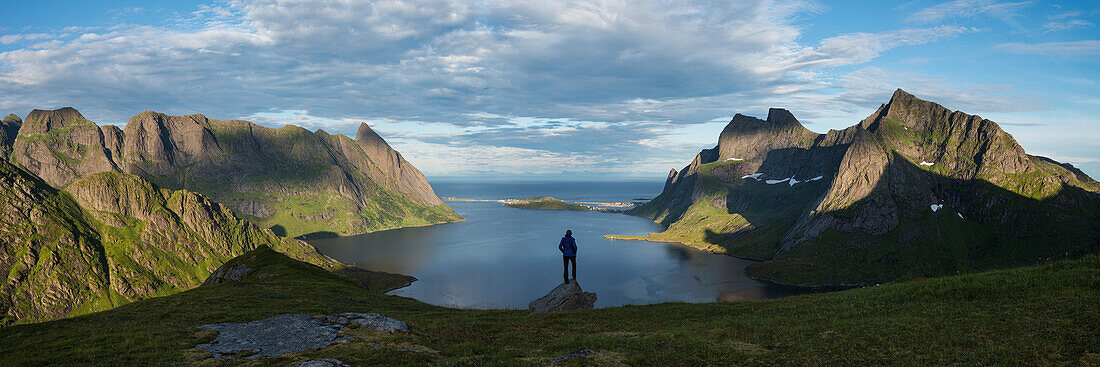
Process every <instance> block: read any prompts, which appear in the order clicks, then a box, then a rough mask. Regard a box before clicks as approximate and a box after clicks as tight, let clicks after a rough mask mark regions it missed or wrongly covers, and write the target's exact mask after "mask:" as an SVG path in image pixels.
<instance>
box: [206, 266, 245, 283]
mask: <svg viewBox="0 0 1100 367" xmlns="http://www.w3.org/2000/svg"><path fill="white" fill-rule="evenodd" d="M249 270H252V268H249V267H248V265H245V264H237V265H232V266H229V265H222V266H221V267H220V268H218V270H215V271H214V273H213V274H210V276H209V277H207V278H206V281H204V282H202V285H211V284H218V283H225V282H227V281H231V280H232V281H240V280H241V279H244V275H245V274H248V271H249Z"/></svg>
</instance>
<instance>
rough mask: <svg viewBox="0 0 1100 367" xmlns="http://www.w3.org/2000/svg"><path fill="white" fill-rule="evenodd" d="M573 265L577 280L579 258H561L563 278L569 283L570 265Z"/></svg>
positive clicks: (574, 275)
mask: <svg viewBox="0 0 1100 367" xmlns="http://www.w3.org/2000/svg"><path fill="white" fill-rule="evenodd" d="M570 262H572V263H573V279H577V257H576V256H562V257H561V266H562V268H563V269H562V271H561V277H562V278H565V281H566V282H568V281H569V263H570Z"/></svg>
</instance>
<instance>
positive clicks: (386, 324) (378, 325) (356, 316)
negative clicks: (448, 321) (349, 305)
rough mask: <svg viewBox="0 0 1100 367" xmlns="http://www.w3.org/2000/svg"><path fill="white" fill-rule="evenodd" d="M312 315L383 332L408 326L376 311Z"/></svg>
mask: <svg viewBox="0 0 1100 367" xmlns="http://www.w3.org/2000/svg"><path fill="white" fill-rule="evenodd" d="M313 317H314V318H317V319H320V320H324V321H325V322H329V323H334V324H340V325H345V326H346V325H358V326H359V327H365V328H371V329H374V330H378V331H381V332H384V333H393V332H397V331H405V332H408V331H409V326H408V325H405V323H404V322H401V321H399V320H395V319H392V318H389V317H386V316H383V315H382V314H378V313H357V312H348V313H342V314H339V315H317V316H313Z"/></svg>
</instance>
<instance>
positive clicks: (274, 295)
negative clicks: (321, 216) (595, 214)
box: [0, 248, 1100, 366]
mask: <svg viewBox="0 0 1100 367" xmlns="http://www.w3.org/2000/svg"><path fill="white" fill-rule="evenodd" d="M233 261H238V262H246V263H248V264H250V266H251V267H253V269H254V270H252V271H251V272H249V273H248V274H247V276H246V278H245V280H244V281H242V282H231V283H223V284H217V285H213V286H205V287H199V288H196V289H192V290H189V291H186V292H182V293H179V294H174V295H170V296H166V297H159V298H153V299H148V300H143V301H139V302H135V303H132V304H129V305H125V306H122V307H119V308H117V309H113V310H109V311H104V312H98V313H93V314H89V315H84V316H80V317H75V318H69V319H63V320H57V321H51V322H45V323H39V324H30V325H17V326H12V327H6V328H3V329H0V365H3V366H40V365H66V366H81V365H120V366H121V365H125V366H143V365H213V366H216V365H223V364H227V363H224V362H219V361H215V360H212V359H206V357H207V355H206V352H203V351H200V350H196V349H192V347H193V346H195V345H196V344H199V343H202V342H206V341H208V340H210V339H212V338H213V337H214V335H213V334H212V333H211V332H205V331H200V330H197V329H195V327H196V326H199V325H203V324H209V323H221V322H245V321H250V320H256V319H260V318H265V317H269V316H273V315H277V314H282V313H304V314H331V313H340V312H380V313H383V314H385V315H386V316H390V317H393V318H397V319H399V320H402V321H405V322H406V323H407V324H408V325H409V327H410V330H411V333H408V334H398V335H393V336H389V335H379V334H370V333H365V332H362V331H358V333H356V332H357V331H356V330H352V331H347V332H350V333H356V335H358V336H360V337H362V338H364V340H358V341H353V342H349V343H346V344H341V345H336V346H331V347H329V348H326V349H323V350H317V351H310V352H305V353H294V354H287V355H283V356H281V357H279V358H274V359H260V360H253V361H248V362H244V363H242V364H243V365H249V366H252V365H290V364H293V363H297V362H301V361H304V360H306V359H309V358H323V357H332V358H337V359H340V360H342V361H344V362H346V363H349V364H351V365H357V366H373V365H410V366H412V365H416V366H423V365H439V366H473V365H505V366H529V365H542V366H545V365H546V364H548V363H549V362H550V361H552V360H553V359H554V358H555V357H557V356H561V355H565V354H568V353H571V352H574V351H577V350H580V349H582V348H587V349H589V350H592V351H594V352H596V353H595V354H593V355H590V356H587V357H581V358H575V359H571V360H568V361H565V362H562V363H559V364H556V366H557V365H565V366H580V365H722V366H729V365H962V366H969V365H1097V364H1100V307H1097V305H1098V304H1100V257H1097V256H1095V255H1093V256H1090V257H1087V258H1085V259H1081V260H1063V261H1057V262H1052V263H1049V264H1043V265H1037V266H1031V267H1025V268H1016V269H1008V270H999V271H993V272H988V273H981V274H969V275H960V276H952V277H945V278H936V279H916V280H910V281H906V282H901V283H895V284H886V285H882V286H878V287H869V288H861V289H854V290H848V291H842V292H834V293H821V294H810V295H802V296H794V297H788V298H782V299H776V300H769V301H760V302H739V303H707V304H686V303H666V304H656V305H647V306H625V307H616V308H606V309H596V310H586V311H572V312H565V313H560V314H551V315H529V314H528V313H527V312H526V311H522V310H460V309H448V308H442V307H436V306H431V305H427V304H424V303H421V302H418V301H415V300H412V299H408V298H402V297H396V296H387V295H381V294H377V293H373V292H370V291H368V290H365V289H363V288H362V287H360V286H359V285H358V283H357V282H355V281H353V280H350V279H348V278H345V277H339V276H336V275H333V274H332V273H329V272H327V271H325V270H323V269H321V268H318V267H315V266H312V265H308V264H305V263H301V262H297V261H293V260H291V259H289V258H286V257H285V256H283V255H280V254H278V253H275V252H273V251H270V250H267V249H266V248H264V249H260V250H256V251H254V252H250V253H248V254H245V255H242V256H241V257H238V258H237V259H235V260H233Z"/></svg>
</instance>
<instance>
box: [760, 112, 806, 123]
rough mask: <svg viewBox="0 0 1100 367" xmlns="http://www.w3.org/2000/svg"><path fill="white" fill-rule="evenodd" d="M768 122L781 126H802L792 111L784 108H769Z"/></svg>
mask: <svg viewBox="0 0 1100 367" xmlns="http://www.w3.org/2000/svg"><path fill="white" fill-rule="evenodd" d="M768 123H771V124H773V125H779V126H786V125H797V126H802V123H801V122H799V121H798V119H797V118H795V117H794V114H792V113H791V111H788V110H786V109H782V108H769V109H768Z"/></svg>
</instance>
